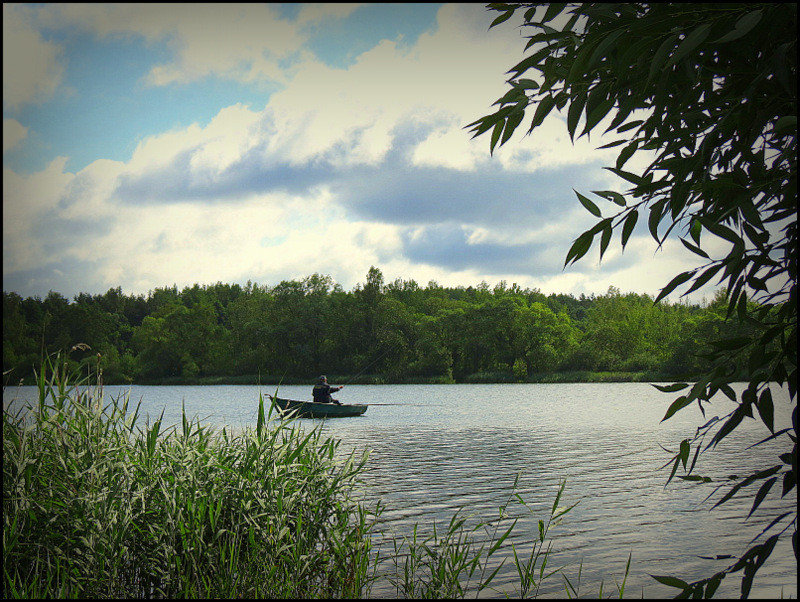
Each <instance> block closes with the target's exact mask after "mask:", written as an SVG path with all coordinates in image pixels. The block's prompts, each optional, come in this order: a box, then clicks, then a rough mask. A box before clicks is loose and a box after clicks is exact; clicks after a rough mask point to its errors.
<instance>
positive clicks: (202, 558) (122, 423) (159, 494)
mask: <svg viewBox="0 0 800 602" xmlns="http://www.w3.org/2000/svg"><path fill="white" fill-rule="evenodd" d="M37 380H38V387H39V401H38V407H34V408H32V409H31V411H29V412H17V413H16V414H11V413H10V412H6V411H4V413H3V520H4V524H3V566H4V579H3V596H4V597H5V598H8V597H51V596H53V597H56V596H57V597H72V596H79V597H90V596H92V597H94V596H96V597H201V596H202V597H210V596H214V597H233V596H248V597H250V596H258V597H315V596H322V595H324V596H357V595H360V594H361V593H362V592H363V591H364V590H365V587H366V586H367V575H368V572H367V571H366V570H364V567H365V566H367V564H368V558H369V554H370V538H369V537H368V533H369V531H370V528H371V520H372V519H373V517H372V516H371V515H370V514H369V513H368V512H367V511H366V510H364V508H362V507H361V506H359V505H357V504H356V503H355V502H354V501H353V500H352V499H351V497H350V492H351V490H352V487H353V485H354V483H355V480H356V476H357V475H358V473H359V471H360V470H361V467H362V466H363V462H364V461H365V459H366V458H365V457H362V458H355V457H354V456H352V455H351V456H350V457H349V458H348V459H347V460H346V461H344V462H334V460H333V458H334V452H335V449H336V446H337V442H335V441H333V440H331V439H326V440H323V439H322V437H321V435H320V431H319V430H314V431H312V432H310V433H307V434H306V433H303V432H302V431H301V430H300V429H298V428H294V427H293V426H292V425H291V423H289V424H284V423H281V422H277V423H275V424H272V425H270V428H265V427H264V425H263V424H261V423H260V424H259V426H258V429H257V430H255V431H254V430H252V429H247V430H245V431H244V432H243V433H242V434H241V435H238V436H231V435H230V434H229V433H228V432H227V431H226V430H224V429H223V431H222V433H216V432H215V431H214V430H212V429H210V428H208V427H205V426H203V425H201V424H200V422H199V421H197V422H194V421H191V420H188V419H187V418H186V416H185V413H184V415H183V420H182V424H181V425H180V426H179V428H169V429H163V428H162V418H159V419H157V420H155V421H154V422H153V423H152V424H145V425H143V426H140V425H138V424H137V421H138V409H139V408H138V406H137V408H136V409H135V411H134V412H133V413H129V412H128V400H127V399H126V398H117V399H113V400H110V402H106V400H105V399H104V398H103V395H102V391H101V390H99V389H97V388H92V387H87V386H86V380H85V379H83V380H81V379H76V378H75V375H74V374H68V373H66V372H65V368H64V366H63V363H62V362H61V360H60V357H59V358H57V359H56V361H55V362H52V361H50V360H48V361H47V362H46V364H45V367H44V368H43V369H42V371H41V373H40V374H39V375H38V379H37ZM260 405H261V408H260V415H262V416H263V399H261V400H260ZM162 416H163V414H162Z"/></svg>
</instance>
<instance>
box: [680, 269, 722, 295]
mask: <svg viewBox="0 0 800 602" xmlns="http://www.w3.org/2000/svg"><path fill="white" fill-rule="evenodd" d="M721 268H722V264H719V263H718V264H716V265H712V266H711V267H710V268H708V269H707V270H706V271H705V272H703V273H702V274H700V275H699V276H698V277H697V278H696V279H695V281H694V282H693V283H692V286H690V287H689V289H688V290H687V291H686V292H685V293H683V294H684V295H688V294H689V293H691V292H694V291H696V290H697V289H699V288H700V287H701V286H703V285H704V284H706V283H707V282H708V281H709V280H711V279H712V278H713V277H714V275H715V274H716V273H717V272H719V270H720V269H721Z"/></svg>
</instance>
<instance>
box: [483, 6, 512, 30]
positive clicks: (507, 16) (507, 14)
mask: <svg viewBox="0 0 800 602" xmlns="http://www.w3.org/2000/svg"><path fill="white" fill-rule="evenodd" d="M513 15H514V10H513V9H512V10H509V11H507V12H505V13H503V14H502V15H500V16H499V17H497V18H496V19H495V20H494V21H492V24H491V25H489V29H491V28H492V27H494V26H495V25H500V23H503V22H504V21H508V20H509V19H510V18H511V17H512V16H513Z"/></svg>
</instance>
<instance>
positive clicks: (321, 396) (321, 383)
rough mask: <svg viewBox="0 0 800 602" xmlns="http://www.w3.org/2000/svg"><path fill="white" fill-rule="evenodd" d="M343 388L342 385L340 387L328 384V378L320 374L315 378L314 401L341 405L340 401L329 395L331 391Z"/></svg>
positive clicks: (334, 391)
mask: <svg viewBox="0 0 800 602" xmlns="http://www.w3.org/2000/svg"><path fill="white" fill-rule="evenodd" d="M343 388H344V385H342V386H341V387H331V386H330V385H329V384H328V378H327V377H326V376H324V375H323V376H320V377H319V379H318V380H317V384H316V385H314V391H313V395H314V401H315V402H316V403H335V404H336V405H339V406H340V405H342V404H341V403H340V402H338V401H336V400H335V399H333V398H332V397H331V393H336V391H340V390H342V389H343Z"/></svg>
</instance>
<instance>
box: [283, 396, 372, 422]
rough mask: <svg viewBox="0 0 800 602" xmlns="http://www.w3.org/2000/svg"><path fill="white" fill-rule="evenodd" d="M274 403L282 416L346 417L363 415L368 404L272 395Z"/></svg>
mask: <svg viewBox="0 0 800 602" xmlns="http://www.w3.org/2000/svg"><path fill="white" fill-rule="evenodd" d="M271 399H272V403H273V404H274V405H275V407H276V408H277V410H278V412H280V414H281V416H286V417H291V416H299V417H301V418H346V417H348V416H361V414H363V413H364V412H366V411H367V405H366V404H342V405H337V404H335V403H316V402H313V401H298V400H296V399H283V398H281V397H271Z"/></svg>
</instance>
